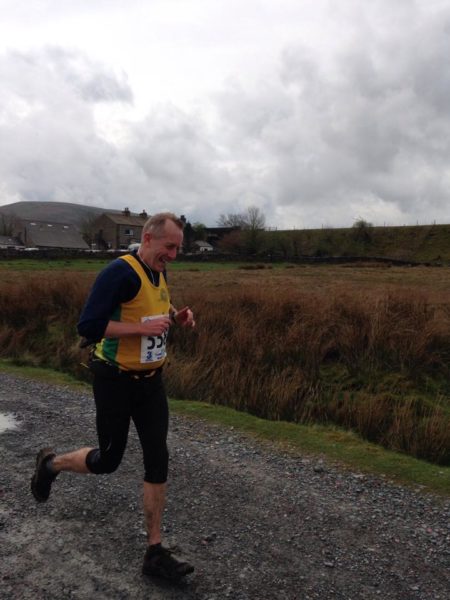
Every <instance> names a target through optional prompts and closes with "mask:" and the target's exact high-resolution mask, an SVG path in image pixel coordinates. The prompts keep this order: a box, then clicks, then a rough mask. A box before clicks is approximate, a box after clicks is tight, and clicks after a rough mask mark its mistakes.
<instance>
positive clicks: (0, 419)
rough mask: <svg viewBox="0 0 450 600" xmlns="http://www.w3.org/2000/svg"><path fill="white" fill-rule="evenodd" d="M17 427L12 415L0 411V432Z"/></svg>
mask: <svg viewBox="0 0 450 600" xmlns="http://www.w3.org/2000/svg"><path fill="white" fill-rule="evenodd" d="M16 427H17V421H16V419H15V418H14V417H13V416H12V415H7V414H4V413H0V433H2V432H3V431H6V430H7V429H15V428H16Z"/></svg>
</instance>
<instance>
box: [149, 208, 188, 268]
mask: <svg viewBox="0 0 450 600" xmlns="http://www.w3.org/2000/svg"><path fill="white" fill-rule="evenodd" d="M183 226H184V223H183V221H182V220H181V219H179V218H178V217H177V216H176V215H174V214H173V213H158V214H156V215H153V216H152V217H150V219H148V221H147V222H146V223H145V225H144V227H143V229H142V237H141V247H140V248H139V256H140V257H141V258H142V260H143V261H144V262H145V263H146V264H147V265H148V266H149V267H150V268H152V269H154V270H155V271H164V269H165V268H166V263H168V262H170V261H172V260H174V259H175V258H176V256H177V252H178V251H179V250H180V248H181V244H182V243H183Z"/></svg>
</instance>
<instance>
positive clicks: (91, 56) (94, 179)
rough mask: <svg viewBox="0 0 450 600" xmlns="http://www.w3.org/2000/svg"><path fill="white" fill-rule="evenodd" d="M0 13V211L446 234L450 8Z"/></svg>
mask: <svg viewBox="0 0 450 600" xmlns="http://www.w3.org/2000/svg"><path fill="white" fill-rule="evenodd" d="M0 10H1V15H2V18H1V21H0V82H1V85H0V205H4V204H9V203H11V202H16V201H19V200H56V201H66V202H76V203H80V204H91V205H94V206H102V207H108V208H115V209H120V208H124V207H125V206H128V207H129V208H130V209H131V210H133V211H139V212H140V211H141V210H143V209H146V210H147V212H149V213H154V212H157V211H160V210H172V211H174V212H176V213H178V214H184V215H186V217H187V219H188V220H189V221H191V222H192V223H193V222H196V221H200V222H203V223H205V224H206V225H209V226H214V225H216V221H217V219H218V217H219V215H220V214H221V213H236V212H243V211H245V209H246V208H247V207H248V206H251V205H253V206H258V207H259V208H260V209H261V210H262V211H263V212H264V214H265V215H266V221H267V225H269V226H272V227H278V228H293V227H296V228H304V227H308V228H309V227H321V226H331V227H333V226H335V227H337V226H351V225H352V224H353V223H354V221H355V220H357V219H361V218H362V219H365V220H367V221H370V222H372V223H374V224H376V225H382V224H384V223H386V224H400V225H401V224H416V223H417V222H418V223H420V224H423V223H432V222H434V221H436V222H437V223H450V202H449V197H450V0H334V1H333V0H245V1H244V0H239V1H238V0H27V1H26V2H17V0H0Z"/></svg>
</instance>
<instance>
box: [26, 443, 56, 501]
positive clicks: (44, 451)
mask: <svg viewBox="0 0 450 600" xmlns="http://www.w3.org/2000/svg"><path fill="white" fill-rule="evenodd" d="M49 456H56V455H55V453H54V452H53V448H41V450H39V452H38V454H37V456H36V468H35V470H34V474H33V477H32V478H31V493H32V494H33V496H34V498H35V500H37V501H38V502H46V501H47V500H48V498H49V496H50V493H49V495H48V496H47V497H44V496H41V495H40V494H39V492H38V491H37V488H36V483H37V480H38V475H39V469H40V468H41V466H42V463H43V462H44V460H45V459H46V458H48V457H49Z"/></svg>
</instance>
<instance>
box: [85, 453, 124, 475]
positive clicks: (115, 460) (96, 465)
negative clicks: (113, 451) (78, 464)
mask: <svg viewBox="0 0 450 600" xmlns="http://www.w3.org/2000/svg"><path fill="white" fill-rule="evenodd" d="M121 460H122V456H108V455H103V454H102V453H101V452H100V449H99V448H94V449H93V450H91V451H90V452H89V453H88V454H87V456H86V466H87V468H88V469H89V471H90V472H91V473H94V474H95V475H103V474H107V473H114V471H116V470H117V468H118V466H119V465H120V463H121Z"/></svg>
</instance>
